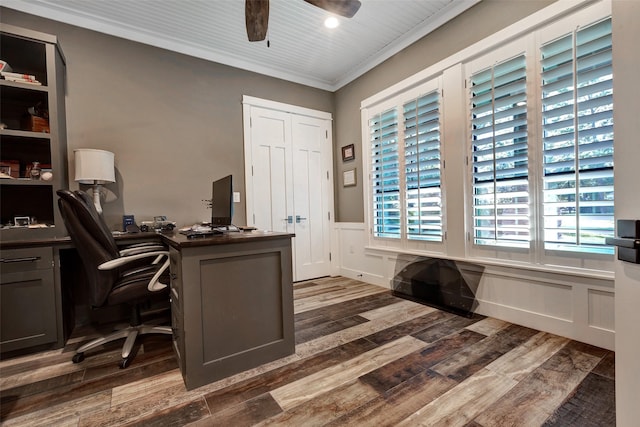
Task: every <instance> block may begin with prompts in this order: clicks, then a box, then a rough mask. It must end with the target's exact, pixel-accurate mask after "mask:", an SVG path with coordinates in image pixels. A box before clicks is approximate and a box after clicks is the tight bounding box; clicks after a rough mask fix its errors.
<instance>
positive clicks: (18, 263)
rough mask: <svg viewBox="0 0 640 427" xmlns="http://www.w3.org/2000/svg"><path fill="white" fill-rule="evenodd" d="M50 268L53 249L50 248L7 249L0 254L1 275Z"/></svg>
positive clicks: (51, 266)
mask: <svg viewBox="0 0 640 427" xmlns="http://www.w3.org/2000/svg"><path fill="white" fill-rule="evenodd" d="M52 268H53V249H52V248H51V247H45V248H25V249H9V250H2V251H1V252H0V269H1V271H2V274H6V273H17V272H21V271H33V270H50V269H52Z"/></svg>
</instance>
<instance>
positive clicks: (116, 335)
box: [71, 325, 172, 369]
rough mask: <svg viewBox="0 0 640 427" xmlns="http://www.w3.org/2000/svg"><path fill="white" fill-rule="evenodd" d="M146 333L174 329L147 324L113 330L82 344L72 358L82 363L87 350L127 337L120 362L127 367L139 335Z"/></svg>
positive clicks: (162, 332)
mask: <svg viewBox="0 0 640 427" xmlns="http://www.w3.org/2000/svg"><path fill="white" fill-rule="evenodd" d="M144 334H167V335H171V334H172V330H171V327H169V326H147V325H139V326H129V327H128V328H126V329H121V330H119V331H116V332H113V333H111V334H109V335H107V336H104V337H100V338H96V339H95V340H93V341H90V342H88V343H86V344H84V345H83V346H81V347H80V348H79V349H78V350H76V354H75V355H74V356H73V358H72V359H71V360H72V361H73V363H80V362H82V361H83V360H84V352H85V351H87V350H91V349H93V348H96V347H99V346H101V345H103V344H106V343H108V342H111V341H115V340H119V339H121V338H126V340H125V342H124V345H123V346H122V361H121V362H120V368H121V369H123V368H126V367H127V366H129V363H131V357H130V356H131V350H133V345H134V344H135V342H136V338H137V337H138V335H144Z"/></svg>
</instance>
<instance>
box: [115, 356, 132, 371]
mask: <svg viewBox="0 0 640 427" xmlns="http://www.w3.org/2000/svg"><path fill="white" fill-rule="evenodd" d="M130 364H131V359H129V358H128V357H126V358H124V359H122V360H121V361H120V364H119V365H118V366H120V369H124V368H126V367H127V366H129V365H130Z"/></svg>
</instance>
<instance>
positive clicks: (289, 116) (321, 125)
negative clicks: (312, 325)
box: [243, 97, 333, 281]
mask: <svg viewBox="0 0 640 427" xmlns="http://www.w3.org/2000/svg"><path fill="white" fill-rule="evenodd" d="M243 103H244V126H245V182H246V183H247V189H246V194H247V201H246V202H247V203H246V204H247V222H248V223H250V224H252V225H254V226H256V227H257V228H259V229H261V230H273V231H283V232H289V233H295V237H294V238H293V266H294V267H293V269H294V271H293V275H294V280H296V281H300V280H307V279H312V278H315V277H322V276H328V275H329V274H330V273H331V265H330V259H331V258H330V256H331V255H330V251H331V249H330V247H331V239H330V237H331V234H330V229H331V228H330V224H331V221H332V218H333V184H332V182H333V178H332V174H331V173H330V171H331V168H332V146H331V131H330V129H331V116H330V115H328V114H327V113H322V112H316V111H311V110H307V109H304V108H300V107H294V106H290V105H285V104H280V103H275V102H272V101H265V100H258V99H256V98H251V97H244V98H243ZM256 103H257V104H259V106H256ZM296 112H299V113H300V114H298V113H296ZM314 114H315V115H317V116H314Z"/></svg>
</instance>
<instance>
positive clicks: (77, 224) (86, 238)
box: [57, 190, 171, 368]
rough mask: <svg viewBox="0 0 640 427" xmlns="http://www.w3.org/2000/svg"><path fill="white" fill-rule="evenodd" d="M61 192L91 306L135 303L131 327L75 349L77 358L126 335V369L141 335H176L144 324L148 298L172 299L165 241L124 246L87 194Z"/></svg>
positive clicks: (122, 364) (60, 203)
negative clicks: (142, 311)
mask: <svg viewBox="0 0 640 427" xmlns="http://www.w3.org/2000/svg"><path fill="white" fill-rule="evenodd" d="M57 194H58V196H59V197H60V198H59V199H58V207H59V209H60V212H61V214H62V218H63V220H64V223H65V226H66V227H67V231H68V232H69V236H71V240H72V242H73V244H74V245H75V247H76V248H77V249H78V253H79V255H80V258H81V259H82V263H83V265H84V268H85V271H86V275H87V286H88V287H89V295H90V298H91V306H92V307H94V308H99V307H107V306H113V305H119V304H128V305H130V307H131V319H130V326H129V327H128V328H126V329H123V330H119V331H116V332H114V333H112V334H110V335H107V336H105V337H100V338H97V339H95V340H93V341H91V342H89V343H87V344H84V345H83V346H81V347H80V348H78V350H76V353H75V355H74V356H73V359H72V360H73V362H74V363H79V362H82V361H83V360H84V352H85V351H87V350H90V349H92V348H95V347H98V346H100V345H102V344H105V343H108V342H110V341H115V340H117V339H120V338H126V341H125V343H124V346H123V347H122V361H121V362H120V368H126V367H127V366H129V364H130V363H131V359H132V358H133V354H132V352H131V350H132V349H133V345H134V343H135V340H136V337H137V336H138V335H139V334H150V333H160V334H171V328H170V327H168V326H147V325H143V324H141V319H140V305H141V304H142V303H146V302H148V300H149V299H150V297H151V296H157V295H158V294H159V293H161V294H163V295H165V296H166V300H167V301H168V299H169V297H168V294H169V288H168V286H167V285H166V283H168V267H169V252H168V251H167V250H166V248H164V246H162V245H160V244H150V245H149V244H142V245H134V246H130V247H128V248H126V249H124V250H119V249H118V246H117V245H116V242H115V240H114V238H113V235H112V233H111V231H110V230H109V228H108V227H107V225H106V223H105V222H104V219H103V218H102V216H101V215H100V214H99V213H98V211H97V210H96V208H95V206H94V204H93V201H92V198H91V197H90V196H89V195H88V194H86V193H84V192H82V191H74V192H72V191H69V190H59V191H57ZM163 259H164V262H162V261H163ZM163 282H164V283H163Z"/></svg>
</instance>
